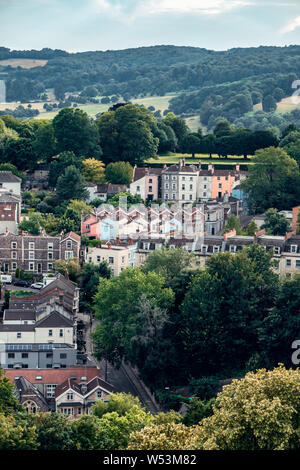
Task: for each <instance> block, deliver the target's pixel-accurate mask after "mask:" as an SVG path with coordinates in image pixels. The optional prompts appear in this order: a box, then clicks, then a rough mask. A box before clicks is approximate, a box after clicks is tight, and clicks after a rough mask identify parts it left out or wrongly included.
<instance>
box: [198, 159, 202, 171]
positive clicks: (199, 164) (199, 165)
mask: <svg viewBox="0 0 300 470" xmlns="http://www.w3.org/2000/svg"><path fill="white" fill-rule="evenodd" d="M198 169H199V170H201V160H199V163H198Z"/></svg>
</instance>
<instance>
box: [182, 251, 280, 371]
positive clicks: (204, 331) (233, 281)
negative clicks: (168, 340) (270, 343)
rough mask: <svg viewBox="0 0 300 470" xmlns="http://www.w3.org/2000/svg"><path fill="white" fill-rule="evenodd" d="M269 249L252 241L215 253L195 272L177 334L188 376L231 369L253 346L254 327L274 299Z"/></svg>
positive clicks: (274, 281) (236, 367)
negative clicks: (235, 250)
mask: <svg viewBox="0 0 300 470" xmlns="http://www.w3.org/2000/svg"><path fill="white" fill-rule="evenodd" d="M271 256H272V253H266V252H265V250H263V249H262V248H260V247H258V246H257V245H253V246H251V247H250V248H248V249H245V250H242V251H240V252H238V253H237V254H236V255H231V254H230V253H228V252H227V253H219V254H218V255H215V256H213V257H212V258H210V260H209V261H208V263H207V268H206V270H205V271H203V272H200V273H199V274H197V275H195V277H194V279H193V280H192V282H191V284H190V286H189V288H188V290H187V293H186V295H185V298H184V302H183V305H182V318H181V329H180V331H179V333H178V334H179V337H180V339H181V343H182V344H183V345H184V353H183V357H184V361H185V364H186V367H187V368H188V369H189V372H190V375H191V376H193V377H199V375H212V374H218V373H221V374H226V373H227V374H232V373H234V371H238V370H241V369H242V368H243V367H244V366H245V363H246V362H247V361H248V360H249V359H250V357H251V356H252V354H253V353H254V352H255V351H256V350H257V341H258V327H259V326H260V324H261V321H262V320H263V319H264V318H265V317H266V316H267V313H268V309H269V308H270V307H271V306H272V305H273V304H274V298H275V294H276V292H277V288H278V282H279V281H278V276H277V275H276V274H275V273H273V272H272V270H271V266H272V264H271Z"/></svg>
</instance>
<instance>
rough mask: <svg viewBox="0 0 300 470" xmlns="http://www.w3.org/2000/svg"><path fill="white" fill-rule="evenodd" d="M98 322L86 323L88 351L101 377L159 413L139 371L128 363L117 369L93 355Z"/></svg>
mask: <svg viewBox="0 0 300 470" xmlns="http://www.w3.org/2000/svg"><path fill="white" fill-rule="evenodd" d="M96 324H97V322H96V321H93V324H92V327H91V326H90V325H89V324H86V326H87V328H86V334H85V336H86V337H85V340H86V352H87V355H88V357H89V359H90V360H91V361H93V362H94V363H95V364H96V365H97V366H98V367H99V368H100V372H101V377H102V378H103V379H104V380H106V381H107V382H108V383H110V384H111V385H113V387H114V388H115V390H116V392H124V393H131V395H134V396H136V397H138V398H139V400H140V402H141V404H142V405H143V406H144V407H145V408H146V409H147V411H150V413H152V414H157V413H159V412H160V411H161V410H160V407H159V406H158V404H157V403H156V401H155V399H154V397H153V395H152V394H151V392H150V390H149V389H148V388H147V387H146V386H145V384H144V383H143V382H142V381H141V380H140V379H139V378H138V373H137V371H136V370H135V369H134V368H133V367H131V366H130V365H128V364H125V363H123V364H122V365H121V367H120V369H116V368H114V367H113V366H112V364H110V363H109V362H107V361H105V360H102V361H98V360H97V359H96V358H95V357H93V356H92V353H93V344H92V341H91V338H90V333H91V331H93V330H94V329H95V326H96Z"/></svg>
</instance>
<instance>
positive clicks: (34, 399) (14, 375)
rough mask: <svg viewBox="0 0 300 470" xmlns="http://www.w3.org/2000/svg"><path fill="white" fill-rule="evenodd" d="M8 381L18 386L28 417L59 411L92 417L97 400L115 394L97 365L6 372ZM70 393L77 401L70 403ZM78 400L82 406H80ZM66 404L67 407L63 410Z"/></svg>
mask: <svg viewBox="0 0 300 470" xmlns="http://www.w3.org/2000/svg"><path fill="white" fill-rule="evenodd" d="M5 377H7V378H8V379H9V380H10V381H11V382H12V383H13V384H14V386H15V390H16V395H17V397H18V399H19V401H20V403H22V405H23V406H24V407H25V408H26V410H27V411H28V413H36V412H39V411H56V410H58V411H61V412H63V413H65V414H67V415H70V416H72V417H79V416H80V415H81V414H84V413H88V412H89V410H90V407H91V405H92V404H93V403H95V402H96V401H97V400H99V399H101V400H104V401H106V399H107V397H108V395H110V394H111V393H113V392H114V389H113V387H112V385H111V384H109V383H107V382H105V381H104V380H102V379H101V378H100V370H99V368H98V367H96V366H95V365H94V364H89V365H85V366H72V367H68V368H66V369H43V368H39V369H22V370H16V369H8V370H7V369H6V370H5ZM69 384H70V387H69ZM68 393H74V395H73V400H68V396H67V394H68ZM75 394H76V397H75ZM69 398H70V397H69ZM74 398H76V401H75V399H74ZM77 399H78V403H80V405H76V402H77ZM63 403H66V406H61V405H62V404H63ZM79 408H80V411H79ZM68 410H69V411H68Z"/></svg>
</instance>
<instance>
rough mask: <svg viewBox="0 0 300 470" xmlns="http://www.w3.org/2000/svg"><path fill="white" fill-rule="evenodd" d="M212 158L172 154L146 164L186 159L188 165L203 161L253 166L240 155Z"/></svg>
mask: <svg viewBox="0 0 300 470" xmlns="http://www.w3.org/2000/svg"><path fill="white" fill-rule="evenodd" d="M212 157H213V158H211V159H210V158H209V155H208V154H196V155H195V158H192V157H191V156H190V155H187V154H183V153H170V154H169V155H159V156H158V159H157V160H156V159H154V158H149V160H147V161H146V163H148V164H152V163H165V164H170V163H178V161H179V159H180V158H185V162H186V163H194V164H198V162H199V160H201V162H203V163H204V164H208V163H218V165H235V164H236V163H241V164H246V165H249V164H251V161H249V160H245V159H244V157H243V156H238V155H232V156H229V157H228V159H226V158H219V156H218V155H213V156H212Z"/></svg>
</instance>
